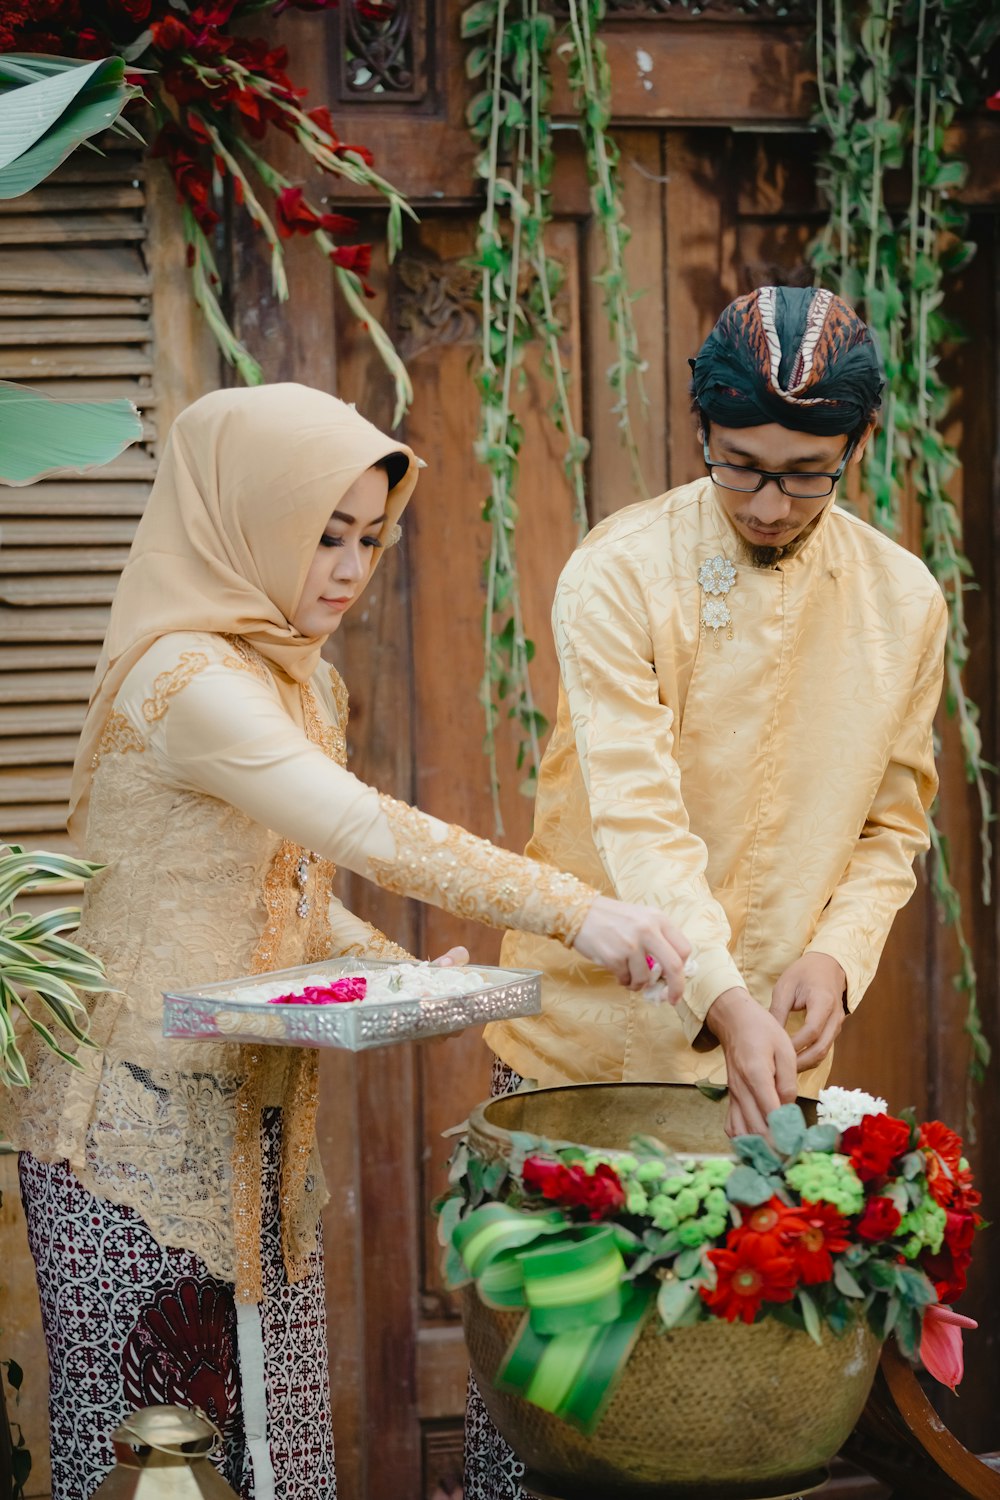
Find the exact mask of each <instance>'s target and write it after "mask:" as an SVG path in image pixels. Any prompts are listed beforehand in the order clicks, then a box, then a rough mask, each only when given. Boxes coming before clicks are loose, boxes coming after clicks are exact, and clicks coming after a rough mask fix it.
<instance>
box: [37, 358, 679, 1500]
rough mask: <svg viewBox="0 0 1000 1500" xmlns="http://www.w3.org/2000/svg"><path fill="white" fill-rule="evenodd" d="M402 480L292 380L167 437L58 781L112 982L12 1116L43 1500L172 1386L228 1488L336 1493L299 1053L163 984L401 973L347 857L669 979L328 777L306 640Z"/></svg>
mask: <svg viewBox="0 0 1000 1500" xmlns="http://www.w3.org/2000/svg"><path fill="white" fill-rule="evenodd" d="M416 477H417V464H416V460H415V459H414V457H413V455H412V453H410V452H409V450H408V449H405V448H401V447H400V446H399V445H397V444H394V443H393V442H391V440H390V439H388V438H387V437H385V436H384V435H383V434H382V433H380V432H378V431H377V430H376V429H375V428H374V427H372V426H371V425H370V424H369V423H368V422H366V421H364V420H363V418H361V417H360V416H359V415H358V414H357V412H356V411H355V410H354V409H353V407H350V406H346V405H345V404H344V403H343V402H340V401H337V400H335V399H334V398H332V397H330V396H327V395H324V394H322V393H320V392H318V391H312V390H308V389H306V388H304V387H301V386H293V385H282V386H271V387H263V388H259V389H256V390H245V391H219V392H216V393H215V394H213V395H211V396H207V397H205V398H204V399H203V400H201V401H199V402H197V403H196V404H195V405H194V406H192V407H190V408H189V409H188V410H187V411H186V412H185V413H184V414H183V415H182V416H181V418H180V419H179V420H178V422H177V423H176V424H175V426H174V428H173V431H172V433H171V436H170V439H169V441H168V443H167V446H166V451H165V453H164V457H163V461H162V464H161V467H160V471H159V474H158V477H157V480H156V483H155V485H154V487H153V491H152V494H151V495H150V499H149V504H148V507H147V510H146V513H145V515H144V517H143V520H142V522H141V523H140V526H139V528H138V531H137V533H136V539H135V543H134V545H133V548H132V552H131V555H130V558H129V561H128V564H127V566H126V568H125V571H124V573H123V574H122V579H121V583H120V585H119V589H118V593H117V596H116V599H115V603H114V607H113V610H112V615H111V621H110V625H109V629H108V635H107V639H106V642H105V648H104V653H103V655H102V658H101V661H100V663H99V666H98V674H97V687H96V691H95V694H94V697H93V699H92V701H91V706H90V710H89V713H88V716H87V720H86V723H85V726H84V730H83V736H82V741H81V747H80V753H79V757H78V759H77V763H76V767H75V772H74V782H73V796H72V807H71V819H70V827H71V829H72V830H73V832H74V834H75V835H76V837H77V839H78V841H79V842H80V843H81V844H82V846H83V848H84V849H85V851H86V854H87V856H88V857H89V858H90V859H93V860H96V861H98V862H99V863H101V864H102V865H103V866H104V869H103V870H102V871H101V872H100V873H99V874H98V875H97V876H95V878H94V879H93V880H92V882H91V883H90V885H89V886H88V890H87V897H86V902H85V908H84V916H83V922H82V925H81V932H80V938H81V941H82V942H83V943H85V944H86V945H87V946H88V947H89V948H91V949H92V950H93V951H94V952H96V953H97V954H98V955H99V956H100V957H101V958H102V959H103V960H104V961H105V963H106V965H107V969H108V974H109V977H110V979H111V981H112V983H113V984H115V985H116V986H117V990H116V992H115V993H114V994H111V995H101V996H97V997H94V999H93V1005H92V1021H91V1032H90V1035H91V1039H92V1041H93V1043H94V1046H93V1048H91V1049H81V1051H80V1054H79V1063H80V1067H79V1069H78V1070H71V1069H68V1068H67V1067H66V1066H65V1065H64V1064H63V1063H61V1062H60V1061H59V1060H58V1059H56V1058H55V1057H53V1056H52V1055H51V1054H50V1053H46V1052H45V1051H44V1050H43V1049H37V1050H36V1052H35V1054H34V1055H33V1057H32V1058H31V1061H30V1066H31V1069H32V1073H33V1076H34V1080H35V1081H34V1083H33V1085H32V1087H31V1089H30V1090H28V1091H26V1092H24V1093H23V1094H21V1095H20V1096H19V1098H18V1099H17V1101H16V1104H17V1118H16V1119H12V1120H11V1121H10V1122H9V1125H8V1129H9V1133H10V1136H11V1139H12V1140H13V1141H14V1143H15V1144H16V1145H18V1146H20V1147H21V1148H22V1158H21V1176H22V1195H23V1198H24V1202H25V1208H26V1213H27V1217H28V1229H29V1237H30V1241H31V1247H32V1253H33V1255H34V1257H35V1261H36V1267H37V1272H38V1280H39V1288H40V1293H41V1300H42V1310H43V1321H44V1325H45V1332H46V1339H47V1342H48V1347H49V1356H50V1371H51V1384H50V1406H51V1441H52V1467H53V1500H86V1497H88V1496H89V1495H90V1494H91V1493H92V1492H93V1490H94V1489H95V1488H96V1486H97V1484H98V1483H99V1482H100V1480H101V1478H102V1476H103V1474H104V1473H105V1472H106V1470H107V1469H108V1468H109V1467H110V1465H111V1462H112V1453H111V1448H110V1445H109V1442H108V1434H109V1433H110V1432H111V1431H112V1429H113V1428H114V1427H115V1425H116V1424H117V1423H118V1421H120V1420H121V1418H122V1416H123V1415H124V1414H125V1413H127V1412H128V1411H129V1410H130V1409H131V1408H133V1407H134V1406H142V1405H149V1404H156V1403H157V1402H164V1403H169V1402H172V1401H177V1402H179V1403H181V1404H186V1405H190V1404H197V1405H199V1406H201V1407H202V1408H203V1409H204V1410H205V1411H206V1412H208V1413H209V1414H210V1415H211V1416H212V1417H213V1419H214V1420H215V1421H216V1422H217V1423H218V1425H219V1427H220V1428H221V1429H222V1431H223V1433H224V1436H225V1440H226V1454H225V1470H226V1474H227V1478H228V1479H229V1482H230V1483H231V1484H233V1485H234V1487H235V1488H237V1489H241V1490H242V1493H243V1494H244V1495H245V1496H248V1497H250V1496H253V1497H255V1500H265V1497H269V1496H282V1497H289V1500H292V1497H294V1500H306V1497H310V1500H311V1497H314V1496H316V1495H327V1496H330V1495H333V1494H334V1493H335V1485H336V1482H335V1477H334V1467H333V1441H332V1434H331V1430H330V1413H329V1391H328V1388H327V1373H326V1370H327V1361H326V1348H325V1336H326V1335H325V1326H324V1317H323V1288H322V1270H321V1261H320V1250H319V1247H318V1244H317V1220H318V1216H319V1213H320V1210H321V1208H322V1206H323V1202H324V1188H323V1180H322V1173H321V1169H320V1165H319V1161H318V1157H317V1152H316V1143H315V1131H314V1122H315V1114H316V1103H317V1087H316V1076H317V1054H316V1052H315V1051H310V1050H308V1049H293V1048H278V1047H260V1048H256V1047H246V1046H236V1045H226V1044H219V1045H216V1044H202V1043H183V1042H170V1043H165V1042H164V1041H163V1039H162V1037H161V1035H160V1029H161V1009H162V998H161V992H162V990H163V989H164V988H168V987H170V985H171V984H172V983H176V982H177V981H179V980H184V981H187V982H188V983H192V982H206V981H208V980H211V979H221V978H225V977H227V976H229V977H235V976H237V975H240V974H245V973H248V972H255V973H256V972H264V971H267V970H271V969H278V968H285V967H289V966H291V965H295V964H301V963H310V962H314V961H318V960H321V959H323V958H325V957H329V956H331V955H346V954H352V955H355V954H356V955H363V954H368V955H372V954H374V955H379V956H382V955H386V954H394V955H397V956H401V955H402V953H403V950H401V949H398V948H396V947H395V945H394V944H392V943H390V942H389V941H388V940H387V939H386V938H384V937H383V936H382V934H381V933H378V932H377V931H376V930H375V929H374V928H372V927H370V926H369V925H368V924H367V923H365V922H362V921H361V920H359V919H358V918H357V917H355V916H353V915H352V914H351V913H350V912H349V911H347V910H346V909H345V908H344V907H343V906H342V905H341V903H340V902H339V901H337V900H336V899H335V898H333V897H332V896H331V893H330V881H331V877H332V875H333V870H334V864H335V863H337V864H343V865H344V866H346V867H347V868H348V869H351V870H354V871H357V872H358V873H359V874H361V875H364V876H367V877H368V878H370V879H372V880H374V881H376V882H377V883H378V884H380V885H382V886H385V887H386V888H388V889H391V890H394V891H397V892H400V893H402V894H404V895H409V896H416V897H419V898H420V899H422V900H425V901H430V902H434V903H436V904H438V905H440V906H443V907H445V908H446V909H447V910H450V911H453V912H457V913H459V914H460V915H462V916H466V917H475V918H477V919H478V920H481V921H484V922H490V923H493V924H495V925H499V926H508V925H515V926H518V927H525V928H528V929H530V930H531V931H537V932H544V933H548V934H550V935H552V936H556V937H559V938H561V939H562V940H563V941H564V942H567V943H572V944H574V945H575V946H576V948H577V949H578V950H579V951H580V952H581V953H583V954H585V955H586V956H587V957H588V958H590V959H592V960H594V961H595V962H598V963H601V964H603V965H604V966H606V967H608V968H610V969H611V970H612V971H613V972H614V973H616V974H617V975H618V976H619V978H620V979H621V980H622V982H623V983H629V984H632V985H638V984H640V983H642V982H643V981H644V980H645V979H646V977H647V968H646V954H647V953H648V954H649V955H650V956H651V959H652V960H653V961H655V962H657V963H659V964H660V966H661V968H662V969H663V971H664V975H665V977H666V979H667V982H668V984H669V986H670V989H671V992H672V994H673V995H674V996H676V995H678V994H679V993H680V988H681V985H682V974H681V967H682V964H683V961H684V959H685V958H686V957H687V953H688V948H687V944H686V943H685V941H684V939H683V938H682V937H681V935H680V934H679V933H677V932H676V931H675V930H674V929H673V928H672V927H671V926H670V924H669V923H667V922H666V921H665V919H663V918H662V917H661V916H660V915H659V914H657V913H653V912H649V911H646V910H644V909H643V908H638V907H623V906H619V905H618V904H617V903H615V902H610V901H607V900H605V899H602V898H599V897H596V896H595V893H594V892H593V891H592V890H591V889H590V888H589V887H586V886H584V885H582V884H581V883H580V882H579V881H577V880H576V879H575V878H573V877H571V876H566V875H562V874H560V873H558V872H557V871H554V870H552V869H550V868H548V867H547V866H542V865H537V864H534V863H533V862H531V861H527V860H523V859H521V858H520V857H518V856H515V855H511V854H507V853H505V852H503V851H501V850H498V849H495V848H494V847H493V846H492V845H489V844H487V843H485V842H484V841H482V840H480V839H476V838H473V837H472V836H471V835H470V834H467V833H465V832H464V830H462V829H459V828H454V827H448V826H447V825H445V824H443V823H440V822H438V821H437V820H436V819H433V818H429V817H425V816H424V815H423V814H421V813H419V812H417V811H416V810H415V809H413V808H410V807H407V806H404V805H402V804H400V803H398V802H394V801H393V800H392V799H391V798H388V797H384V796H380V795H379V793H378V792H376V791H375V790H374V789H373V788H371V787H367V786H365V785H364V784H363V783H361V782H360V781H358V780H357V779H356V778H355V777H353V776H352V775H350V773H349V772H348V771H347V770H346V769H344V763H345V741H344V730H345V724H346V717H347V701H346V693H345V691H344V689H343V685H342V684H341V682H340V679H339V677H338V676H337V674H336V673H335V672H333V671H332V669H330V668H329V667H327V666H326V665H325V664H324V663H323V662H322V660H321V658H320V648H321V647H322V645H323V643H324V641H325V640H326V638H327V637H328V636H329V635H330V634H331V633H332V632H333V631H334V630H336V629H337V627H338V625H339V623H340V621H341V619H342V618H343V615H344V613H345V611H346V610H347V609H348V608H350V607H351V606H352V605H353V604H354V603H355V602H356V601H357V598H358V597H359V595H360V593H361V592H362V590H363V588H364V587H365V585H366V584H367V583H368V581H369V579H370V577H371V574H372V572H373V571H374V568H375V566H376V563H377V561H378V558H379V555H380V552H381V550H382V548H383V547H384V545H385V544H386V543H387V542H390V541H392V540H393V539H394V536H395V528H396V523H397V522H398V519H399V516H400V514H401V512H402V510H403V508H404V506H405V505H406V502H407V501H408V500H409V498H410V495H411V493H412V491H413V487H414V484H415V482H416ZM452 956H453V957H454V956H455V955H452ZM11 1102H13V1101H11ZM234 1293H235V1295H234Z"/></svg>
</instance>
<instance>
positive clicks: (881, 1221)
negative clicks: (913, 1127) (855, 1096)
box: [857, 1117, 901, 1240]
mask: <svg viewBox="0 0 1000 1500" xmlns="http://www.w3.org/2000/svg"><path fill="white" fill-rule="evenodd" d="M869 1118H870V1117H869ZM900 1222H901V1215H900V1212H899V1209H898V1208H897V1207H896V1205H895V1203H893V1201H892V1199H891V1198H869V1199H868V1202H867V1203H866V1204H865V1211H864V1213H863V1214H862V1215H861V1218H860V1219H859V1220H858V1226H857V1228H858V1234H859V1235H860V1237H861V1239H863V1240H888V1239H891V1238H892V1236H893V1235H894V1234H895V1233H896V1230H897V1229H898V1228H899V1226H900Z"/></svg>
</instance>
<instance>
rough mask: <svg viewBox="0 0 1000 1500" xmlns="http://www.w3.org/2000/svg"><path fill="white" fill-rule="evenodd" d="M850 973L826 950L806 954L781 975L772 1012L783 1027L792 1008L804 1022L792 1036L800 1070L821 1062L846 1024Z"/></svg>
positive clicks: (774, 992)
mask: <svg viewBox="0 0 1000 1500" xmlns="http://www.w3.org/2000/svg"><path fill="white" fill-rule="evenodd" d="M846 989H847V976H846V974H845V973H844V971H843V969H842V968H841V967H840V965H839V964H838V962H837V960H836V959H835V958H831V957H830V956H829V954H827V953H804V954H803V955H802V957H801V958H797V959H796V960H795V962H794V963H793V964H789V966H788V968H787V969H786V970H785V972H784V974H782V976H781V978H780V979H779V980H778V982H777V984H776V985H775V986H774V990H773V993H772V995H771V1014H772V1016H773V1017H774V1019H775V1020H776V1021H778V1022H780V1024H781V1025H782V1026H784V1025H785V1024H786V1022H787V1020H788V1017H789V1015H790V1014H791V1012H792V1011H793V1010H804V1011H805V1013H806V1018H805V1021H804V1022H803V1024H802V1027H801V1029H800V1030H799V1031H798V1032H796V1034H795V1036H793V1037H792V1045H793V1046H794V1048H795V1062H796V1066H797V1067H798V1070H799V1072H800V1073H803V1072H805V1070H806V1068H815V1067H816V1065H817V1064H818V1063H821V1062H822V1061H823V1059H824V1057H825V1056H826V1054H827V1053H828V1052H829V1050H830V1048H831V1047H832V1046H833V1044H834V1042H835V1041H836V1040H837V1037H838V1036H839V1035H840V1028H841V1026H843V1024H844V1016H845V1012H844V994H845V991H846Z"/></svg>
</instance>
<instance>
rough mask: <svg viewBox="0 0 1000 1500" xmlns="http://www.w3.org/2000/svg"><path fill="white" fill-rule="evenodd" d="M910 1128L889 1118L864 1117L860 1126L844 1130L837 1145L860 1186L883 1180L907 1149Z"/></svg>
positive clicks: (890, 1116) (889, 1116)
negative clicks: (845, 1153)
mask: <svg viewBox="0 0 1000 1500" xmlns="http://www.w3.org/2000/svg"><path fill="white" fill-rule="evenodd" d="M909 1145H910V1127H909V1125H907V1123H906V1121H905V1120H897V1119H894V1118H893V1116H892V1115H865V1117H864V1119H863V1120H862V1121H861V1124H860V1125H852V1126H851V1128H850V1130H845V1131H844V1134H843V1136H842V1137H841V1141H840V1149H841V1151H846V1152H847V1154H848V1156H850V1158H851V1164H852V1165H853V1167H854V1170H855V1172H857V1174H858V1176H859V1177H860V1178H861V1180H862V1182H872V1181H873V1180H874V1179H875V1178H876V1177H885V1176H886V1174H887V1173H888V1171H889V1168H890V1167H891V1166H892V1163H893V1162H894V1161H895V1159H896V1157H897V1156H902V1155H903V1153H904V1152H905V1151H907V1150H908V1149H909Z"/></svg>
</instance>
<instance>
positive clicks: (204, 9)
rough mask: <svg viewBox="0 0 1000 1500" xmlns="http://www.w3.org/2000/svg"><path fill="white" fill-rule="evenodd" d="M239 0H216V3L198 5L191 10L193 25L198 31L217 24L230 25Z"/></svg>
mask: <svg viewBox="0 0 1000 1500" xmlns="http://www.w3.org/2000/svg"><path fill="white" fill-rule="evenodd" d="M237 3H238V0H221V3H220V0H216V4H214V5H198V6H196V7H195V9H194V10H193V11H192V12H191V25H192V26H193V27H194V28H195V30H196V31H202V30H204V29H207V28H215V27H217V26H228V25H229V22H230V20H231V19H232V14H233V11H234V10H235V9H236V6H237Z"/></svg>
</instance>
